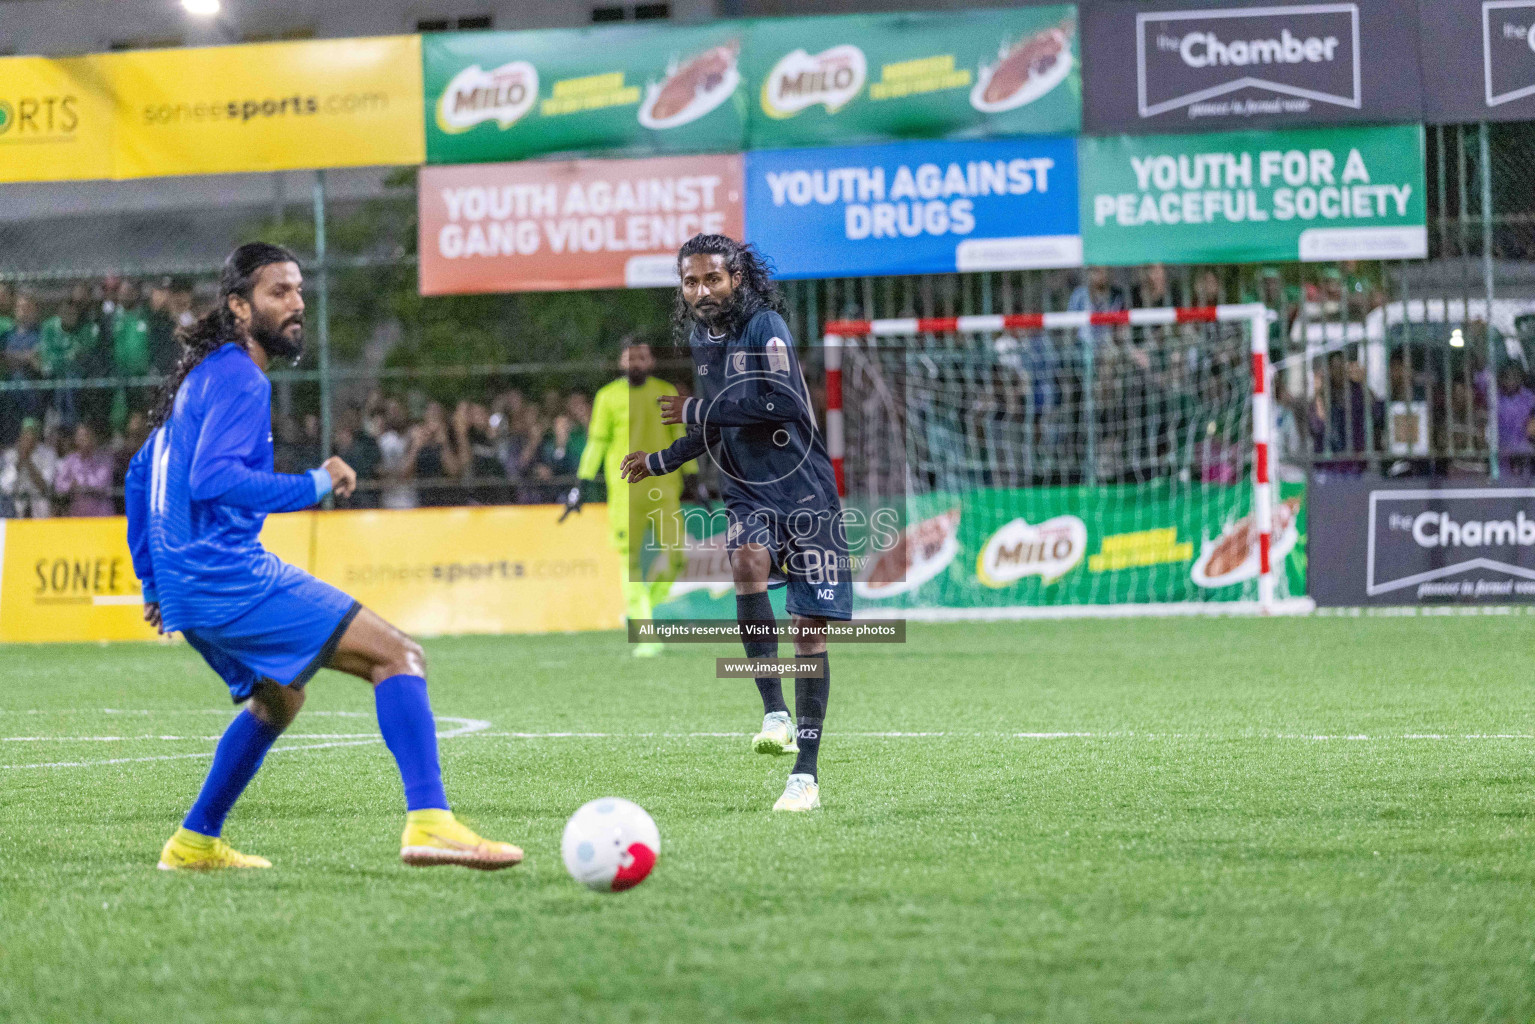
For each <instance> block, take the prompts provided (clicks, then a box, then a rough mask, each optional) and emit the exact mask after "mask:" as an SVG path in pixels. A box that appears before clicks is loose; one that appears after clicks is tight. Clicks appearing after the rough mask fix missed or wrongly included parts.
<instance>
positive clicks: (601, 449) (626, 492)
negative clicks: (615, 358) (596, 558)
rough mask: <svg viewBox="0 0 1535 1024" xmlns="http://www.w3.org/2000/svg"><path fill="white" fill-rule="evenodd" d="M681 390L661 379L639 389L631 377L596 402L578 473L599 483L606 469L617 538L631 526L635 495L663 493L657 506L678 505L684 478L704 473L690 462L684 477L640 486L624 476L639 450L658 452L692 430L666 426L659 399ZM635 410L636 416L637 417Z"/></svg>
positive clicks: (652, 379) (613, 383) (605, 391)
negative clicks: (631, 504)
mask: <svg viewBox="0 0 1535 1024" xmlns="http://www.w3.org/2000/svg"><path fill="white" fill-rule="evenodd" d="M676 393H677V389H676V387H674V386H673V385H671V384H669V383H667V382H666V381H664V380H661V379H659V378H656V377H649V378H646V380H645V383H643V384H641V385H640V386H639V387H637V388H636V387H631V386H630V385H629V380H628V378H627V377H620V378H618V379H617V380H615V381H611V382H609V383H607V384H604V385H603V386H602V387H601V388H600V389H599V390H598V391H597V394H596V396H595V397H593V399H592V423H591V426H590V427H589V428H588V429H587V434H586V450H585V451H583V452H582V453H581V465H580V466H579V467H578V468H577V470H576V475H577V476H579V477H581V479H583V480H595V479H596V478H597V470H598V469H599V468H601V470H602V471H603V475H604V477H605V478H606V480H607V485H608V520H609V522H610V523H611V524H612V527H613V530H614V532H615V534H619V533H622V532H626V528H627V526H628V524H629V497H630V491H631V490H633V491H635V492H636V494H649V493H651V491H652V490H655V489H659V490H660V491H661V498H660V499H659V500H658V501H657V502H656V504H657V505H671V506H676V505H677V504H678V503H679V502H680V500H681V497H682V474H683V473H696V472H698V464H697V463H694V462H690V463H688V464H687V465H685V466H683V467H682V471H681V472H680V473H671V474H668V475H667V476H663V477H656V478H652V479H650V480H646V481H644V482H643V483H641V484H639V485H631V484H627V483H625V482H624V479H623V477H622V476H620V475H619V467H620V466H622V465H623V461H624V456H625V455H628V454H629V453H630V452H633V451H645V452H658V451H660V450H661V449H663V448H665V447H667V446H668V445H670V444H671V443H672V442H673V441H675V440H677V438H679V437H681V436H682V435H683V433H684V432H685V431H686V429H687V428H686V427H684V426H682V425H681V424H680V423H674V424H670V425H668V424H665V423H662V422H661V407H660V406H659V405H657V404H656V399H658V398H660V397H661V396H662V395H675V394H676ZM631 412H632V413H633V415H631Z"/></svg>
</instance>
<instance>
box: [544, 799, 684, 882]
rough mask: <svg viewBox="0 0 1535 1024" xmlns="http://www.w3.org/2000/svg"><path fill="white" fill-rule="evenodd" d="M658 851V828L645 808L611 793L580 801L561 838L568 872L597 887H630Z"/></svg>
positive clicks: (646, 872)
mask: <svg viewBox="0 0 1535 1024" xmlns="http://www.w3.org/2000/svg"><path fill="white" fill-rule="evenodd" d="M660 852H661V833H660V832H659V831H657V830H656V823H655V822H654V821H652V820H651V817H650V815H648V814H646V813H645V808H643V807H641V806H640V805H639V804H637V803H634V802H633V801H630V800H624V799H622V798H621V797H616V796H605V797H603V798H602V799H600V800H593V801H591V802H589V803H585V804H582V805H581V808H580V810H578V811H576V813H575V814H572V815H571V816H570V820H569V821H567V822H566V823H565V836H564V838H562V839H561V840H560V853H561V855H562V856H564V858H565V870H567V871H569V872H570V877H571V878H574V879H575V880H576V881H578V882H580V883H581V884H582V885H584V886H586V887H588V888H590V889H596V890H597V891H598V892H621V891H623V890H624V889H633V888H634V887H635V886H636V885H639V884H640V883H641V882H643V881H644V880H645V876H647V875H649V874H650V869H651V868H653V867H655V866H656V856H657V855H658V854H659V853H660Z"/></svg>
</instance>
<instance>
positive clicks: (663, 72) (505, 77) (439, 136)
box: [422, 22, 746, 163]
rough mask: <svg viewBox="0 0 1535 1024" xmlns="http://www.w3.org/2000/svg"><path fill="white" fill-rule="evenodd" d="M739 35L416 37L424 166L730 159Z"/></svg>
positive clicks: (736, 119) (741, 120)
mask: <svg viewBox="0 0 1535 1024" xmlns="http://www.w3.org/2000/svg"><path fill="white" fill-rule="evenodd" d="M741 33H742V29H741V27H740V26H738V25H734V24H731V23H729V22H724V23H720V24H717V25H706V26H693V27H679V26H663V27H656V28H653V29H637V28H634V27H627V28H623V27H613V28H594V29H574V30H553V31H547V32H470V33H457V34H452V35H429V36H426V37H424V40H423V43H422V57H423V62H424V64H423V74H424V78H425V84H426V108H427V109H426V124H427V129H426V130H427V136H426V152H427V159H428V160H429V161H430V162H431V163H470V162H477V161H489V160H521V159H523V158H524V157H530V156H538V155H541V154H544V153H581V152H592V151H597V150H604V151H607V152H611V153H614V154H624V153H627V154H631V155H642V154H651V153H697V152H708V151H710V150H736V149H740V148H741V140H742V139H743V138H744V137H745V132H746V125H745V108H746V99H745V93H744V90H743V89H742V88H741V74H740V71H739V70H738V69H737V61H738V59H739V56H740V52H741Z"/></svg>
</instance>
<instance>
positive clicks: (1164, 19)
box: [1082, 0, 1463, 135]
mask: <svg viewBox="0 0 1535 1024" xmlns="http://www.w3.org/2000/svg"><path fill="white" fill-rule="evenodd" d="M1425 2H1427V0H1425ZM1432 2H1434V3H1439V2H1441V0H1432ZM1418 42H1419V40H1418V9H1417V0H1348V2H1334V3H1326V2H1323V3H1292V4H1271V3H1261V2H1243V0H1229V2H1225V3H1221V2H1218V0H1216V2H1211V0H1204V2H1189V0H1169V2H1166V3H1157V2H1144V0H1142V2H1135V3H1101V4H1093V5H1091V6H1089V7H1087V8H1086V9H1084V10H1083V12H1082V49H1083V68H1084V76H1085V93H1086V97H1085V105H1084V110H1083V121H1084V124H1085V126H1086V129H1087V131H1089V132H1091V133H1093V134H1102V135H1109V134H1117V133H1120V132H1131V133H1137V132H1170V131H1196V130H1203V131H1231V130H1238V129H1247V128H1272V127H1285V126H1294V125H1306V124H1337V123H1369V122H1396V121H1400V122H1413V121H1417V120H1419V119H1420V118H1421V117H1422V104H1423V97H1422V88H1421V83H1420V78H1419V67H1418ZM1443 52H1444V53H1445V54H1446V55H1450V56H1449V59H1455V60H1460V59H1463V56H1462V54H1460V53H1459V52H1458V51H1453V50H1445V51H1443Z"/></svg>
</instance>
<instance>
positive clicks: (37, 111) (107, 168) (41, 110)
mask: <svg viewBox="0 0 1535 1024" xmlns="http://www.w3.org/2000/svg"><path fill="white" fill-rule="evenodd" d="M111 176H112V97H111V90H110V84H109V83H108V81H107V78H106V64H105V62H104V61H103V60H101V59H99V58H95V57H78V58H73V59H66V60H50V59H48V58H44V57H6V58H3V59H0V181H72V180H77V179H87V178H110V177H111Z"/></svg>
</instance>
